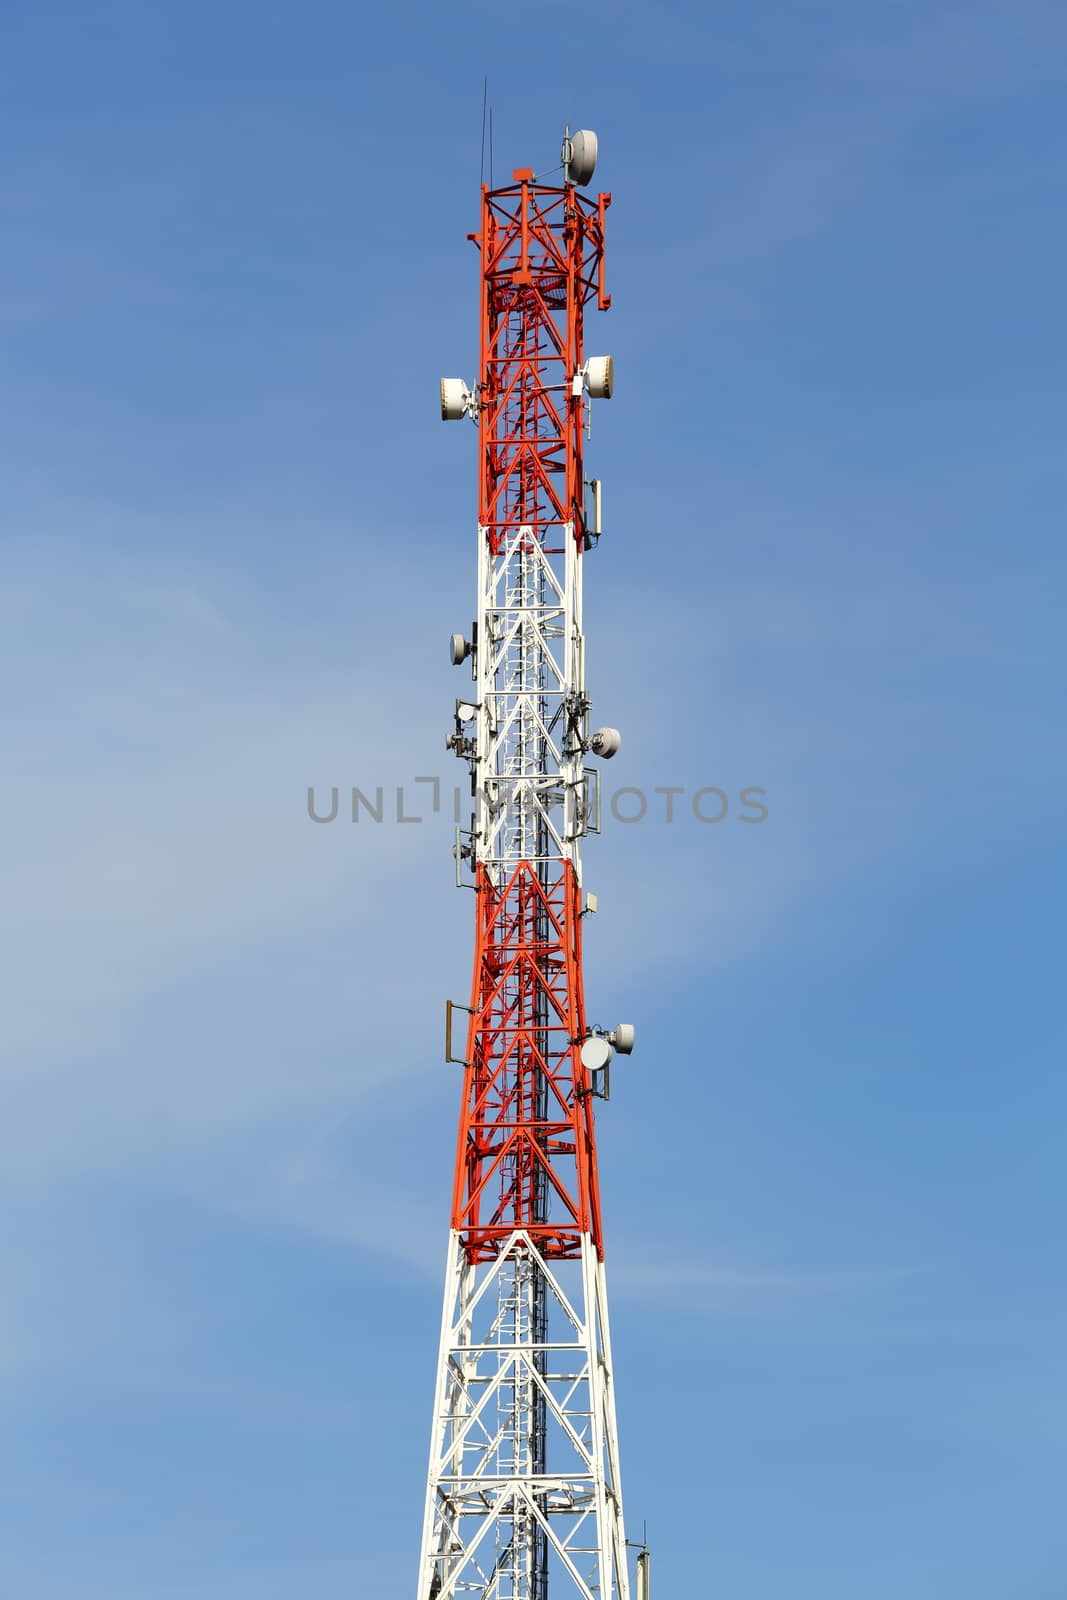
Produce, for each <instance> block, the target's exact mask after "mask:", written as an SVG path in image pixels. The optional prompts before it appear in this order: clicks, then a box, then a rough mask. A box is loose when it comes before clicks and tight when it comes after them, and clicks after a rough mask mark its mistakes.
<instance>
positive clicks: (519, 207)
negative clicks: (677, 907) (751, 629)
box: [452, 174, 611, 1261]
mask: <svg viewBox="0 0 1067 1600" xmlns="http://www.w3.org/2000/svg"><path fill="white" fill-rule="evenodd" d="M516 179H517V181H516V182H514V183H513V184H512V185H510V186H508V187H506V188H502V189H496V190H492V191H491V190H489V189H488V188H483V190H482V226H481V232H480V233H478V234H472V235H471V236H470V237H471V238H472V239H473V240H474V242H475V243H476V244H477V245H478V246H479V248H480V252H481V284H482V311H481V359H480V370H479V384H478V404H479V431H480V456H479V459H480V493H479V511H478V517H479V524H480V526H481V528H482V529H483V530H484V537H485V538H486V539H487V541H488V545H489V549H490V552H491V553H492V554H493V555H496V554H498V553H499V552H500V551H501V550H502V549H504V548H506V547H507V546H508V545H509V544H510V543H511V541H512V540H513V539H514V537H515V536H516V534H517V532H518V530H519V529H520V528H522V527H528V528H530V529H531V530H532V537H533V538H534V539H535V540H537V541H538V542H539V543H540V544H541V546H542V548H543V549H544V550H545V551H546V552H549V553H553V554H559V553H561V552H562V551H563V549H564V540H565V537H566V532H565V530H566V528H567V526H568V525H570V526H571V527H572V528H573V537H574V539H575V540H576V541H577V545H578V550H579V552H580V551H581V549H582V542H583V535H584V532H585V515H584V482H583V466H582V443H583V428H584V423H585V406H586V403H587V402H586V398H585V395H584V392H583V391H582V390H581V386H580V385H579V386H578V388H579V392H578V393H574V392H572V391H573V388H574V384H573V379H574V376H575V374H576V373H578V372H580V370H581V368H582V366H583V363H584V359H585V357H584V353H583V349H584V327H583V324H584V312H585V308H586V306H587V305H589V304H590V303H591V302H593V303H595V304H596V305H597V306H598V307H599V308H600V309H601V310H606V309H607V307H608V306H609V304H610V298H609V296H608V295H607V294H606V293H605V292H604V217H605V212H606V210H607V207H608V205H609V204H610V202H611V197H610V195H606V194H602V195H599V196H598V197H597V199H596V200H595V201H593V200H590V199H587V198H586V197H585V196H584V195H581V194H579V193H578V191H577V190H576V189H575V188H574V187H573V186H568V187H566V188H550V187H546V186H545V185H541V184H537V183H535V182H532V181H530V180H529V178H528V177H527V176H526V175H525V174H516ZM475 887H476V893H477V913H476V947H475V957H474V978H473V984H472V991H471V1020H470V1028H469V1033H468V1041H467V1052H466V1059H467V1062H468V1066H467V1067H466V1068H465V1074H464V1095H463V1107H462V1112H461V1116H460V1125H459V1139H458V1145H457V1152H456V1172H455V1184H454V1189H453V1199H452V1225H453V1227H454V1228H456V1229H457V1230H458V1231H459V1232H460V1234H461V1236H462V1239H463V1242H464V1246H465V1248H466V1251H467V1255H468V1258H469V1259H470V1260H472V1261H486V1260H490V1259H492V1257H493V1256H494V1255H495V1254H496V1253H497V1251H498V1250H499V1249H500V1247H501V1244H502V1242H503V1241H504V1240H506V1239H507V1238H508V1237H509V1236H510V1234H511V1233H513V1232H514V1230H515V1229H516V1228H518V1227H521V1228H525V1229H527V1230H528V1232H529V1233H530V1234H531V1236H532V1237H533V1238H534V1239H536V1241H537V1243H538V1248H539V1249H540V1250H541V1251H542V1252H543V1253H544V1255H545V1256H546V1257H548V1258H550V1259H552V1258H555V1259H560V1258H572V1257H577V1256H578V1255H580V1252H581V1236H582V1234H583V1233H589V1234H591V1235H592V1238H593V1241H594V1243H595V1245H596V1248H597V1250H598V1252H600V1253H601V1254H602V1253H603V1235H602V1229H601V1217H600V1195H599V1184H598V1179H597V1165H596V1142H595V1135H594V1126H593V1097H592V1095H591V1094H590V1084H589V1079H588V1074H587V1073H586V1070H585V1068H584V1067H583V1066H582V1063H581V1058H580V1047H581V1041H582V1039H583V1037H584V1035H585V1029H586V1021H585V1002H584V997H583V990H582V958H581V950H582V940H581V927H582V925H581V919H580V915H579V913H580V910H581V907H580V905H579V890H578V885H577V881H576V878H575V873H574V867H573V865H572V864H571V863H570V862H569V861H564V860H557V861H550V862H548V863H547V864H546V863H544V862H539V863H532V862H519V863H518V864H517V865H516V866H515V867H514V869H513V870H511V871H510V873H509V875H507V876H506V877H504V878H502V879H501V880H500V881H498V882H496V883H494V882H493V881H492V880H491V878H490V875H489V873H488V872H487V871H486V869H485V868H484V867H483V866H479V867H478V869H477V874H476V885H475Z"/></svg>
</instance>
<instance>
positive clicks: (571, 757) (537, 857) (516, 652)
mask: <svg viewBox="0 0 1067 1600" xmlns="http://www.w3.org/2000/svg"><path fill="white" fill-rule="evenodd" d="M564 532H565V540H564V550H563V552H562V554H555V555H553V554H551V553H549V552H548V551H546V550H545V548H544V546H543V545H542V544H541V543H540V542H539V541H538V540H537V538H536V537H535V534H534V530H533V528H532V527H531V526H530V525H529V524H523V525H521V526H520V527H519V528H517V529H516V530H515V531H514V532H513V533H512V534H511V536H510V537H509V539H508V540H507V542H506V543H505V544H504V546H503V548H502V549H501V550H500V551H499V553H495V554H494V552H493V551H492V550H491V548H490V544H489V539H488V537H487V530H486V529H485V528H480V529H479V540H478V550H479V562H478V566H479V572H478V578H479V582H478V640H479V647H478V652H477V659H476V675H477V676H476V681H477V684H478V689H477V698H478V707H477V710H478V737H477V755H476V763H475V772H476V780H477V781H476V798H477V807H476V811H475V816H474V824H473V829H472V834H473V851H472V854H473V858H474V860H475V862H480V863H483V864H484V865H485V866H486V868H487V869H488V871H489V876H490V878H491V879H496V878H497V877H498V876H499V874H500V872H501V870H502V869H503V868H505V867H507V866H508V865H509V864H511V863H514V862H516V861H561V860H562V861H569V862H570V863H571V864H572V866H573V867H574V870H575V874H576V876H577V877H578V880H579V881H581V853H580V847H579V843H580V840H581V837H582V835H583V834H584V833H585V831H586V829H587V826H588V823H589V820H590V805H589V797H588V780H587V777H586V774H585V771H584V765H583V756H584V750H585V742H586V740H587V737H588V715H589V703H588V700H587V697H586V694H585V676H584V668H585V661H584V657H585V650H584V639H583V635H582V565H581V559H580V557H579V555H578V552H577V548H576V544H575V539H574V530H573V527H572V526H571V525H569V524H568V525H567V527H566V528H565V530H564Z"/></svg>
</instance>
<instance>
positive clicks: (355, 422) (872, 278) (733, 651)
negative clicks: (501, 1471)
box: [0, 0, 1067, 1600]
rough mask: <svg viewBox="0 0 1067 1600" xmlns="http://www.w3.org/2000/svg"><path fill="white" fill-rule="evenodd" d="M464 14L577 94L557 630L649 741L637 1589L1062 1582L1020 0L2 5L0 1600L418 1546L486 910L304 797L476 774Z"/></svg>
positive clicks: (394, 1566)
mask: <svg viewBox="0 0 1067 1600" xmlns="http://www.w3.org/2000/svg"><path fill="white" fill-rule="evenodd" d="M485 73H488V74H489V80H490V90H491V98H492V101H493V104H494V107H495V115H494V127H495V151H494V161H495V170H496V173H497V174H498V175H499V174H500V173H501V172H507V171H510V169H511V168H512V167H513V166H524V165H527V164H532V165H533V166H535V167H536V168H537V169H538V170H541V169H543V168H547V167H551V166H552V165H553V164H554V162H555V161H556V159H557V151H558V141H559V136H560V133H561V131H562V127H563V124H564V121H565V120H567V119H570V121H571V123H572V125H585V126H590V127H593V128H596V129H597V130H598V132H599V134H600V139H601V151H602V156H601V166H600V171H599V174H598V180H599V181H600V182H602V184H603V186H604V187H606V188H609V189H611V190H612V191H613V193H614V196H615V203H614V205H613V207H612V210H611V213H610V218H609V222H610V232H609V263H608V271H609V280H610V287H611V289H612V292H613V294H614V297H615V306H614V309H613V311H612V312H611V314H610V315H609V316H608V317H606V318H595V319H594V320H593V324H592V332H591V336H590V341H589V347H590V349H591V350H593V351H595V350H597V348H598V347H599V348H602V349H605V350H610V351H611V352H612V353H613V354H614V356H615V359H616V366H617V387H616V395H615V398H614V399H613V400H612V402H611V404H610V406H609V405H601V406H599V408H598V409H597V411H596V415H595V418H594V428H593V438H592V444H591V453H590V458H589V459H590V466H591V468H593V469H594V470H595V471H597V472H598V474H599V475H600V476H601V477H602V479H603V480H604V484H605V491H604V506H605V525H606V529H607V532H606V533H605V536H604V539H603V541H602V544H601V547H600V548H599V550H598V551H597V552H596V554H595V556H594V557H592V558H591V560H590V564H589V569H588V571H587V576H586V597H587V611H588V619H589V635H590V677H591V684H592V688H593V692H594V696H595V714H596V716H597V719H598V720H601V721H605V722H610V723H617V724H618V725H619V726H620V727H621V729H622V730H623V736H624V745H623V750H622V752H621V753H620V755H619V756H618V757H617V758H616V761H615V762H614V763H613V766H612V768H611V777H612V780H613V782H615V783H617V784H625V785H630V786H636V787H641V788H643V789H645V790H646V791H647V792H648V793H649V794H650V795H651V794H652V791H653V790H654V788H655V787H656V786H667V785H676V786H682V787H684V788H685V789H686V796H685V797H684V798H683V800H682V801H680V802H679V803H678V804H679V811H678V814H677V815H676V818H675V821H674V822H673V823H671V824H670V825H667V824H666V822H665V821H664V820H663V815H662V809H661V808H662V805H663V800H662V797H655V796H652V800H653V804H652V806H650V811H649V815H648V816H647V817H646V819H645V820H644V821H643V822H642V823H640V824H634V825H632V826H623V825H620V824H618V823H615V822H613V821H612V820H611V819H610V818H609V819H608V820H607V822H606V825H605V831H604V834H603V836H602V837H601V838H600V839H599V840H595V841H591V843H590V847H589V850H588V852H587V881H588V884H589V887H590V888H592V889H594V890H595V891H597V892H598V894H599V896H600V911H599V912H598V914H597V917H596V919H595V921H594V922H593V924H592V925H591V926H590V928H589V935H588V947H589V948H588V969H587V985H588V994H589V1002H590V1012H591V1015H592V1017H593V1018H594V1019H595V1020H598V1021H600V1022H602V1023H604V1024H605V1025H609V1026H610V1025H611V1024H613V1023H614V1022H616V1021H617V1020H619V1019H625V1020H632V1021H633V1022H634V1023H635V1024H636V1025H637V1030H638V1045H637V1050H636V1052H635V1054H634V1055H633V1057H632V1058H631V1059H630V1061H629V1062H626V1063H621V1064H620V1066H619V1068H618V1069H617V1072H616V1075H615V1085H614V1094H613V1098H612V1101H611V1104H610V1105H609V1106H607V1107H606V1108H604V1111H603V1115H602V1119H601V1141H602V1167H603V1177H604V1187H605V1204H606V1210H607V1227H608V1236H609V1259H610V1267H609V1271H610V1280H609V1281H610V1283H611V1285H612V1292H613V1309H614V1331H615V1341H616V1353H617V1367H618V1390H619V1398H620V1409H621V1426H622V1431H623V1439H622V1443H623V1469H624V1479H625V1484H626V1492H627V1509H628V1515H629V1519H630V1523H631V1528H632V1530H634V1531H636V1530H639V1529H640V1527H641V1524H642V1521H643V1520H644V1519H647V1522H648V1530H649V1538H650V1541H651V1544H652V1546H653V1550H654V1556H655V1563H656V1566H655V1584H656V1591H657V1595H658V1597H659V1600H673V1597H681V1596H683V1595H691V1594H693V1593H694V1591H695V1592H696V1593H698V1594H701V1595H704V1594H707V1595H715V1596H722V1597H723V1600H955V1597H957V1596H959V1597H963V1596H966V1597H967V1600H1005V1597H1011V1600H1062V1597H1063V1596H1064V1595H1065V1594H1067V1530H1065V1524H1064V1519H1063V1514H1062V1513H1063V1490H1064V1479H1065V1471H1067V1446H1065V1429H1067V1404H1065V1374H1064V1359H1063V1351H1064V1345H1065V1335H1067V1290H1065V1284H1064V1271H1063V1241H1064V1222H1065V1200H1067V1195H1065V1182H1064V1176H1063V1165H1064V1163H1063V1143H1064V1125H1065V1121H1067V1103H1065V1101H1067V1095H1065V1091H1064V1031H1065V1030H1064V1024H1063V1010H1064V979H1063V970H1064V949H1063V946H1064V939H1063V909H1062V907H1063V902H1064V892H1065V887H1067V883H1065V879H1067V874H1065V851H1064V838H1063V828H1062V812H1063V794H1064V785H1065V780H1067V770H1065V765H1067V764H1065V759H1064V704H1063V699H1064V693H1063V690H1064V649H1063V632H1064V625H1063V577H1064V562H1063V504H1064V488H1065V470H1064V456H1063V401H1064V386H1065V373H1067V360H1065V358H1067V339H1065V319H1064V312H1063V293H1064V291H1063V284H1064V251H1065V244H1067V225H1065V222H1064V216H1065V212H1064V206H1063V188H1064V172H1065V170H1067V114H1065V102H1064V92H1065V87H1067V13H1065V11H1064V8H1063V6H1062V5H1061V4H1057V3H1049V4H1041V3H1036V0H1035V3H1031V0H1010V3H1009V0H1003V3H992V0H967V3H958V4H945V3H942V0H923V3H914V0H877V3H874V0H847V3H846V0H836V3H835V0H812V3H810V4H804V5H801V4H797V3H787V0H749V3H747V4H740V3H735V0H730V3H724V4H720V5H717V6H712V5H705V4H696V3H693V0H686V3H678V4H646V5H642V6H635V5H620V4H615V5H607V4H603V3H601V0H591V3H589V4H587V5H585V6H579V5H575V4H567V5H564V4H560V3H558V0H546V3H545V4H542V5H539V6H536V7H518V6H511V7H505V6H498V7H493V8H489V7H486V6H484V5H480V4H472V5H468V6H442V5H429V4H416V5H400V6H395V7H392V8H390V7H386V6H377V7H369V6H368V7H361V6H357V5H354V4H352V3H347V4H342V3H340V0H336V3H331V0H305V3H304V4H301V5H297V4H296V3H294V0H285V3H280V4H279V3H275V4H271V3H269V0H268V3H264V0H257V3H256V4H251V3H244V0H221V3H220V0H215V3H213V4H211V5H208V4H206V3H204V0H183V3H182V4H181V5H178V4H169V5H168V4H153V3H150V0H139V3H135V0H125V3H123V0H110V3H107V0H95V3H88V4H85V3H82V4H75V3H73V0H36V3H34V4H32V5H30V4H23V5H19V4H9V5H8V6H6V7H5V8H4V12H3V19H2V22H0V81H2V98H0V208H2V218H3V226H2V245H0V344H2V361H0V424H2V425H0V538H2V548H3V581H2V584H0V673H2V682H3V685H4V714H3V730H4V732H3V741H2V745H0V763H2V768H3V780H4V781H3V806H4V810H3V815H4V819H5V825H4V828H3V833H2V842H0V851H2V855H3V862H2V882H3V890H2V918H3V921H2V935H0V973H2V978H0V984H2V989H3V996H2V1024H0V1034H2V1036H3V1047H4V1057H3V1069H2V1076H0V1218H2V1220H0V1274H2V1278H0V1440H2V1442H0V1596H2V1597H3V1600H145V1597H151V1600H297V1597H299V1600H342V1597H344V1600H348V1597H350V1596H352V1595H373V1596H374V1597H375V1600H410V1597H411V1595H412V1592H413V1582H414V1575H415V1562H416V1556H417V1538H418V1532H419V1526H420V1519H421V1513H422V1486H423V1477H424V1472H425V1459H426V1444H427V1437H428V1424H429V1407H430V1400H431V1389H432V1382H433V1366H434V1359H435V1349H436V1338H437V1327H438V1319H439V1296H440V1283H441V1272H442V1268H443V1260H444V1241H445V1228H446V1223H447V1217H446V1199H447V1192H448V1186H449V1179H450V1164H451V1157H452V1138H453V1124H454V1118H455V1114H456V1109H457V1103H458V1089H459V1084H458V1080H457V1078H456V1076H455V1069H451V1068H448V1067H446V1066H444V1065H442V1064H441V1033H442V1007H443V1001H444V999H445V997H446V996H447V995H452V996H454V997H456V998H462V997H463V996H464V993H465V991H466V989H467V985H468V982H469V959H470V942H471V921H472V905H471V898H470V896H469V895H467V894H461V893H457V891H456V890H455V889H454V888H453V887H451V872H452V863H451V860H450V855H449V850H450V843H451V840H450V835H449V826H448V822H447V819H446V818H445V817H438V818H436V819H434V818H432V817H431V818H430V819H429V820H427V821H426V822H424V823H422V824H420V825H417V826H415V825H413V826H398V825H397V824H396V823H395V821H394V822H392V823H383V824H381V825H380V826H376V825H375V824H373V823H372V822H369V821H368V820H367V819H366V818H364V819H363V820H362V821H361V822H360V823H359V824H358V825H355V826H353V825H352V824H351V822H346V821H344V820H343V816H342V819H340V820H339V821H338V822H337V823H335V824H332V825H330V826H321V827H317V826H316V825H314V824H313V823H311V822H309V820H308V818H307V816H306V811H305V799H306V790H307V786H308V785H309V784H315V785H317V786H318V790H319V793H320V794H322V795H326V794H327V793H328V790H329V787H330V786H331V785H333V784H337V785H339V786H341V787H342V789H345V788H348V787H350V786H351V785H353V784H357V785H360V786H362V787H364V788H368V787H369V788H371V789H373V788H374V787H376V786H377V785H379V784H380V785H382V786H384V787H385V789H386V791H387V793H391V792H392V790H393V789H394V788H395V786H396V785H397V784H410V781H411V779H412V778H413V777H414V776H415V775H419V774H421V775H432V774H437V773H442V774H443V776H444V778H445V779H446V780H448V781H452V780H453V777H454V775H455V774H458V773H459V772H460V768H459V767H458V766H457V767H454V768H450V767H449V766H446V765H445V762H446V757H445V753H444V750H443V736H444V733H445V732H446V731H447V728H448V725H449V711H450V706H451V702H452V698H453V696H454V695H455V694H456V692H457V690H458V686H459V679H458V676H457V675H456V674H454V673H452V671H451V669H450V668H449V667H448V665H447V660H446V642H447V636H448V634H449V633H450V632H451V631H452V630H453V629H455V628H463V627H464V626H465V625H466V624H467V623H468V621H469V617H470V615H471V609H472V604H473V587H474V568H473V561H474V548H475V545H474V530H473V518H474V510H475V499H474V484H475V465H476V462H475V438H474V434H473V432H472V431H471V430H470V429H469V428H461V427H458V426H457V427H452V428H447V429H446V428H442V427H441V425H440V422H439V420H438V412H437V379H438V376H439V375H440V374H441V373H451V372H455V373H457V374H460V375H463V376H465V377H467V378H472V377H473V376H474V365H475V349H476V316H477V280H476V265H477V263H476V257H475V254H474V252H473V250H472V249H471V247H470V245H469V244H467V243H466V241H465V237H464V236H465V234H466V233H467V231H468V230H470V229H473V228H474V227H475V226H476V225H477V199H478V176H479V173H478V167H479V133H480V122H481V93H482V79H483V75H484V74H485ZM448 760H449V761H451V758H450V757H449V758H448ZM711 785H714V786H718V787H721V788H722V789H723V790H725V791H726V792H727V794H728V795H729V796H731V797H734V796H736V795H737V794H738V792H739V791H740V789H741V788H742V787H744V786H746V785H758V786H761V787H763V788H765V789H766V791H767V796H768V799H767V803H768V807H769V816H768V819H767V821H766V822H765V823H763V824H760V825H758V826H752V825H745V824H743V823H742V822H741V821H740V819H739V816H738V811H737V807H736V804H735V805H733V806H732V808H731V810H730V812H729V814H728V815H727V817H726V818H724V820H723V822H722V823H721V824H718V825H706V824H701V823H699V822H697V821H696V820H695V819H694V818H693V816H692V812H691V809H687V807H688V804H689V796H691V795H692V793H693V791H695V790H696V789H698V788H700V787H703V786H711ZM409 792H410V793H411V794H412V795H413V798H412V799H411V801H410V809H412V810H415V809H417V808H418V804H419V797H420V795H421V797H422V802H423V807H424V808H425V798H426V796H427V794H428V790H427V789H425V788H424V789H423V790H421V791H409Z"/></svg>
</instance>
